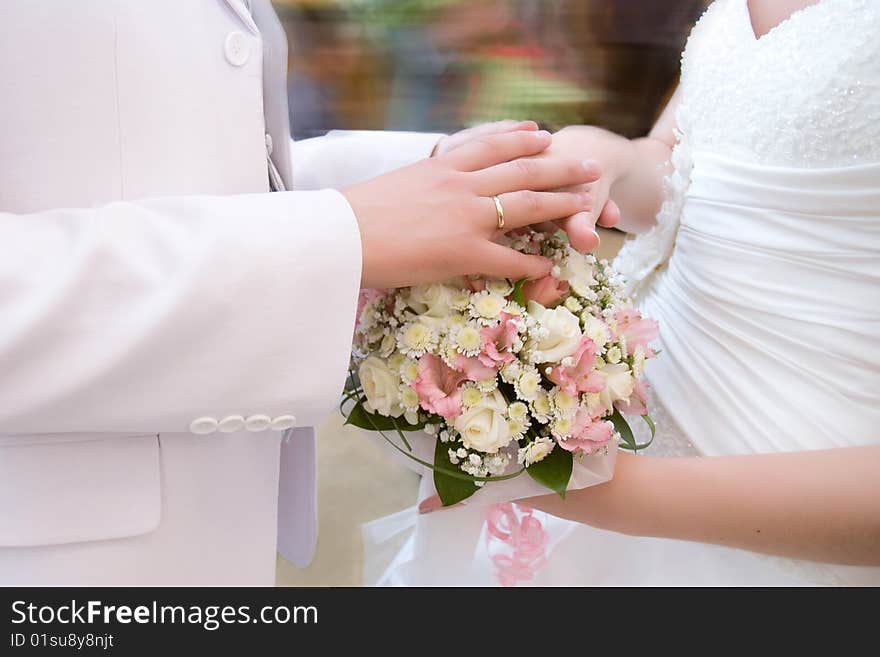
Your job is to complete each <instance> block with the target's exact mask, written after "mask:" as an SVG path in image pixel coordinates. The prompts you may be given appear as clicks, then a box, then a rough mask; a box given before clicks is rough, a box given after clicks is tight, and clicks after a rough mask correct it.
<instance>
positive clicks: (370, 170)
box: [291, 130, 443, 189]
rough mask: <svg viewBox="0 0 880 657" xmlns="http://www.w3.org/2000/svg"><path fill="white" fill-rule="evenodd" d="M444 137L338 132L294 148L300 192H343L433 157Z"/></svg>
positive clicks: (295, 168) (298, 143) (309, 140)
mask: <svg viewBox="0 0 880 657" xmlns="http://www.w3.org/2000/svg"><path fill="white" fill-rule="evenodd" d="M442 137H443V135H441V134H434V133H421V132H392V131H386V130H380V131H370V130H334V131H332V132H329V133H328V134H327V135H325V136H323V137H315V138H313V139H304V140H302V141H295V142H293V144H292V147H291V157H292V160H293V165H292V166H293V181H294V187H295V188H296V189H324V188H328V187H329V188H334V189H340V188H342V187H345V186H347V185H353V184H354V183H358V182H361V181H364V180H369V179H370V178H374V177H376V176H379V175H381V174H383V173H386V172H388V171H393V170H394V169H399V168H400V167H403V166H407V165H409V164H412V163H414V162H417V161H419V160H422V159H425V158H427V157H430V156H431V152H432V151H433V150H434V147H435V146H436V145H437V142H438V141H440V139H441V138H442Z"/></svg>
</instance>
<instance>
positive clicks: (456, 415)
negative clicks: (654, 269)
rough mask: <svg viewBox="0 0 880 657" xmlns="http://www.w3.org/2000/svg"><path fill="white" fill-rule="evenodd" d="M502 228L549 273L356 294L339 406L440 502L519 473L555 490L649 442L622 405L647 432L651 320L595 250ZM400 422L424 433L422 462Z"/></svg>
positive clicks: (408, 431)
mask: <svg viewBox="0 0 880 657" xmlns="http://www.w3.org/2000/svg"><path fill="white" fill-rule="evenodd" d="M504 239H506V240H507V244H508V245H509V246H511V247H512V248H515V249H517V250H518V251H522V252H524V253H531V254H541V255H543V256H545V257H547V258H549V259H550V260H551V261H552V262H553V263H554V266H553V269H552V271H551V273H550V274H549V275H547V276H546V277H544V278H542V279H539V280H533V281H527V280H519V281H508V280H495V279H477V278H462V279H460V280H454V281H448V282H445V283H436V284H431V285H418V286H415V287H410V288H404V289H399V290H390V291H379V290H364V291H363V292H362V298H361V302H362V309H361V310H360V313H359V317H358V322H357V326H356V329H355V340H354V349H353V353H352V360H351V364H352V367H351V371H350V375H349V380H348V384H347V386H346V393H345V397H344V400H343V406H342V408H343V414H344V415H346V417H347V423H349V424H353V425H356V426H358V427H361V428H364V429H367V430H372V431H377V432H379V433H380V434H382V435H383V436H384V437H385V438H386V439H387V440H388V441H389V442H391V444H392V445H393V446H394V447H395V448H397V449H398V450H399V451H401V452H402V453H404V454H405V455H407V456H409V457H410V458H412V459H413V460H415V461H417V462H419V463H420V464H422V465H423V466H425V467H428V468H430V469H431V470H432V471H433V476H434V485H435V487H436V490H437V493H438V495H439V497H440V499H441V501H442V502H443V504H444V505H447V506H448V505H451V504H455V503H457V502H460V501H462V500H464V499H465V498H467V497H469V496H471V495H473V494H474V493H475V492H477V491H478V490H480V488H482V487H483V486H485V485H486V484H488V485H489V486H488V487H489V488H490V487H492V486H497V485H498V484H494V483H493V482H496V481H497V482H501V481H505V480H509V479H512V478H514V477H517V476H519V475H521V474H523V472H525V473H527V474H528V475H529V476H530V477H531V478H532V479H533V480H534V481H536V482H538V483H539V484H541V485H542V488H541V489H540V490H546V489H549V490H552V491H556V492H557V493H559V494H560V495H562V496H563V497H564V496H565V492H566V490H568V489H569V488H571V487H580V486H579V485H577V484H578V482H577V481H574V480H575V479H577V478H576V477H574V478H573V476H572V475H573V472H576V470H577V467H578V465H579V464H580V463H582V462H584V460H585V459H588V458H590V457H591V456H597V455H599V456H601V455H606V454H607V453H608V445H609V444H612V443H616V444H620V445H621V446H622V447H624V448H629V449H632V450H638V449H642V448H644V447H646V446H647V444H649V443H650V441H648V443H645V444H638V443H637V442H636V440H635V438H634V436H633V433H632V430H631V428H630V426H629V425H628V424H627V421H626V420H625V419H624V417H623V415H622V414H628V415H640V416H642V417H644V419H645V421H646V422H647V423H648V425H649V426H650V427H651V435H652V437H653V423H652V422H651V419H650V417H648V415H647V408H646V405H645V402H646V398H647V394H648V390H647V387H648V386H647V383H646V382H645V381H644V379H643V378H642V375H643V371H644V367H645V362H646V361H647V360H649V359H651V358H653V357H654V356H655V352H654V351H653V350H652V349H651V346H650V343H651V341H652V340H653V339H654V338H656V336H657V332H658V327H657V323H656V322H655V321H654V320H651V319H647V318H643V317H642V316H641V315H640V314H639V313H638V311H636V310H635V309H634V308H633V307H632V303H631V301H630V300H629V299H628V298H626V297H625V296H624V294H623V291H622V290H623V280H622V279H621V277H620V276H619V275H618V274H617V273H616V272H615V271H614V269H613V268H612V267H611V266H610V265H609V264H608V262H606V261H604V260H602V261H598V260H597V259H596V258H595V257H593V256H592V255H583V254H581V253H578V252H577V251H575V250H574V249H573V248H571V247H570V246H569V245H568V243H567V241H566V240H565V239H564V237H561V236H558V235H550V234H545V233H538V232H532V231H529V232H525V233H521V234H512V235H508V236H507V237H505V238H504ZM412 432H424V433H426V434H427V435H428V436H429V438H430V441H431V442H432V443H433V445H432V447H433V462H431V461H430V455H428V456H425V457H424V458H420V457H419V456H417V455H416V452H415V451H414V450H413V447H412V444H411V443H412V440H411V439H412V437H413V435H414V434H413V433H412ZM389 433H390V434H392V436H396V438H392V437H389V436H388V434H389ZM423 435H424V434H423ZM407 436H409V439H408V437H407ZM398 442H399V443H400V444H399V445H398ZM608 477H610V473H609V474H607V476H605V477H604V478H605V479H607V478H608ZM581 483H582V485H588V484H586V483H583V482H581ZM591 483H598V481H591ZM539 492H540V491H539Z"/></svg>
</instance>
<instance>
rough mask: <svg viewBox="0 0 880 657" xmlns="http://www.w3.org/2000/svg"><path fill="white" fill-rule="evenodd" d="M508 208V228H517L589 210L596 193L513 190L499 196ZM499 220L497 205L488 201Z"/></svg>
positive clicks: (505, 227)
mask: <svg viewBox="0 0 880 657" xmlns="http://www.w3.org/2000/svg"><path fill="white" fill-rule="evenodd" d="M498 200H499V201H501V208H502V210H503V211H504V231H505V232H506V231H510V230H516V229H517V228H523V227H524V226H530V225H532V224H540V223H543V222H546V221H552V220H554V219H559V218H561V217H568V216H571V215H573V214H577V213H580V212H586V211H589V210H590V209H591V207H592V202H593V201H592V196H591V195H590V194H589V192H533V191H530V190H525V191H521V192H509V193H507V194H501V195H500V196H499V197H498ZM487 206H490V207H491V209H492V216H494V217H495V219H496V220H497V214H498V213H497V208H496V207H495V204H494V201H492V200H491V199H490V203H488V204H487Z"/></svg>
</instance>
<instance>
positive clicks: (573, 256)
mask: <svg viewBox="0 0 880 657" xmlns="http://www.w3.org/2000/svg"><path fill="white" fill-rule="evenodd" d="M562 278H563V279H564V280H566V281H568V284H569V285H570V286H571V289H572V290H574V293H575V294H577V295H578V296H581V297H584V298H587V299H589V298H590V297H591V295H592V291H591V289H590V288H591V286H593V285H595V284H596V279H595V278H593V265H592V264H591V263H590V261H589V260H587V258H586V257H585V256H584V255H583V254H581V253H578V252H577V251H575V250H574V249H573V248H571V247H568V248H567V249H566V258H565V266H564V267H563V268H562Z"/></svg>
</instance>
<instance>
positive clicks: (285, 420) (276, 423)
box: [272, 415, 296, 431]
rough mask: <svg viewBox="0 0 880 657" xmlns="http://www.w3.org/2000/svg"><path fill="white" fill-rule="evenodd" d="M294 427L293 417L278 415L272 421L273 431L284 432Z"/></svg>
mask: <svg viewBox="0 0 880 657" xmlns="http://www.w3.org/2000/svg"><path fill="white" fill-rule="evenodd" d="M295 426H296V417H295V416H293V415H279V416H278V417H276V418H275V419H274V420H272V428H273V429H274V430H275V431H286V430H287V429H293V427H295Z"/></svg>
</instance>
